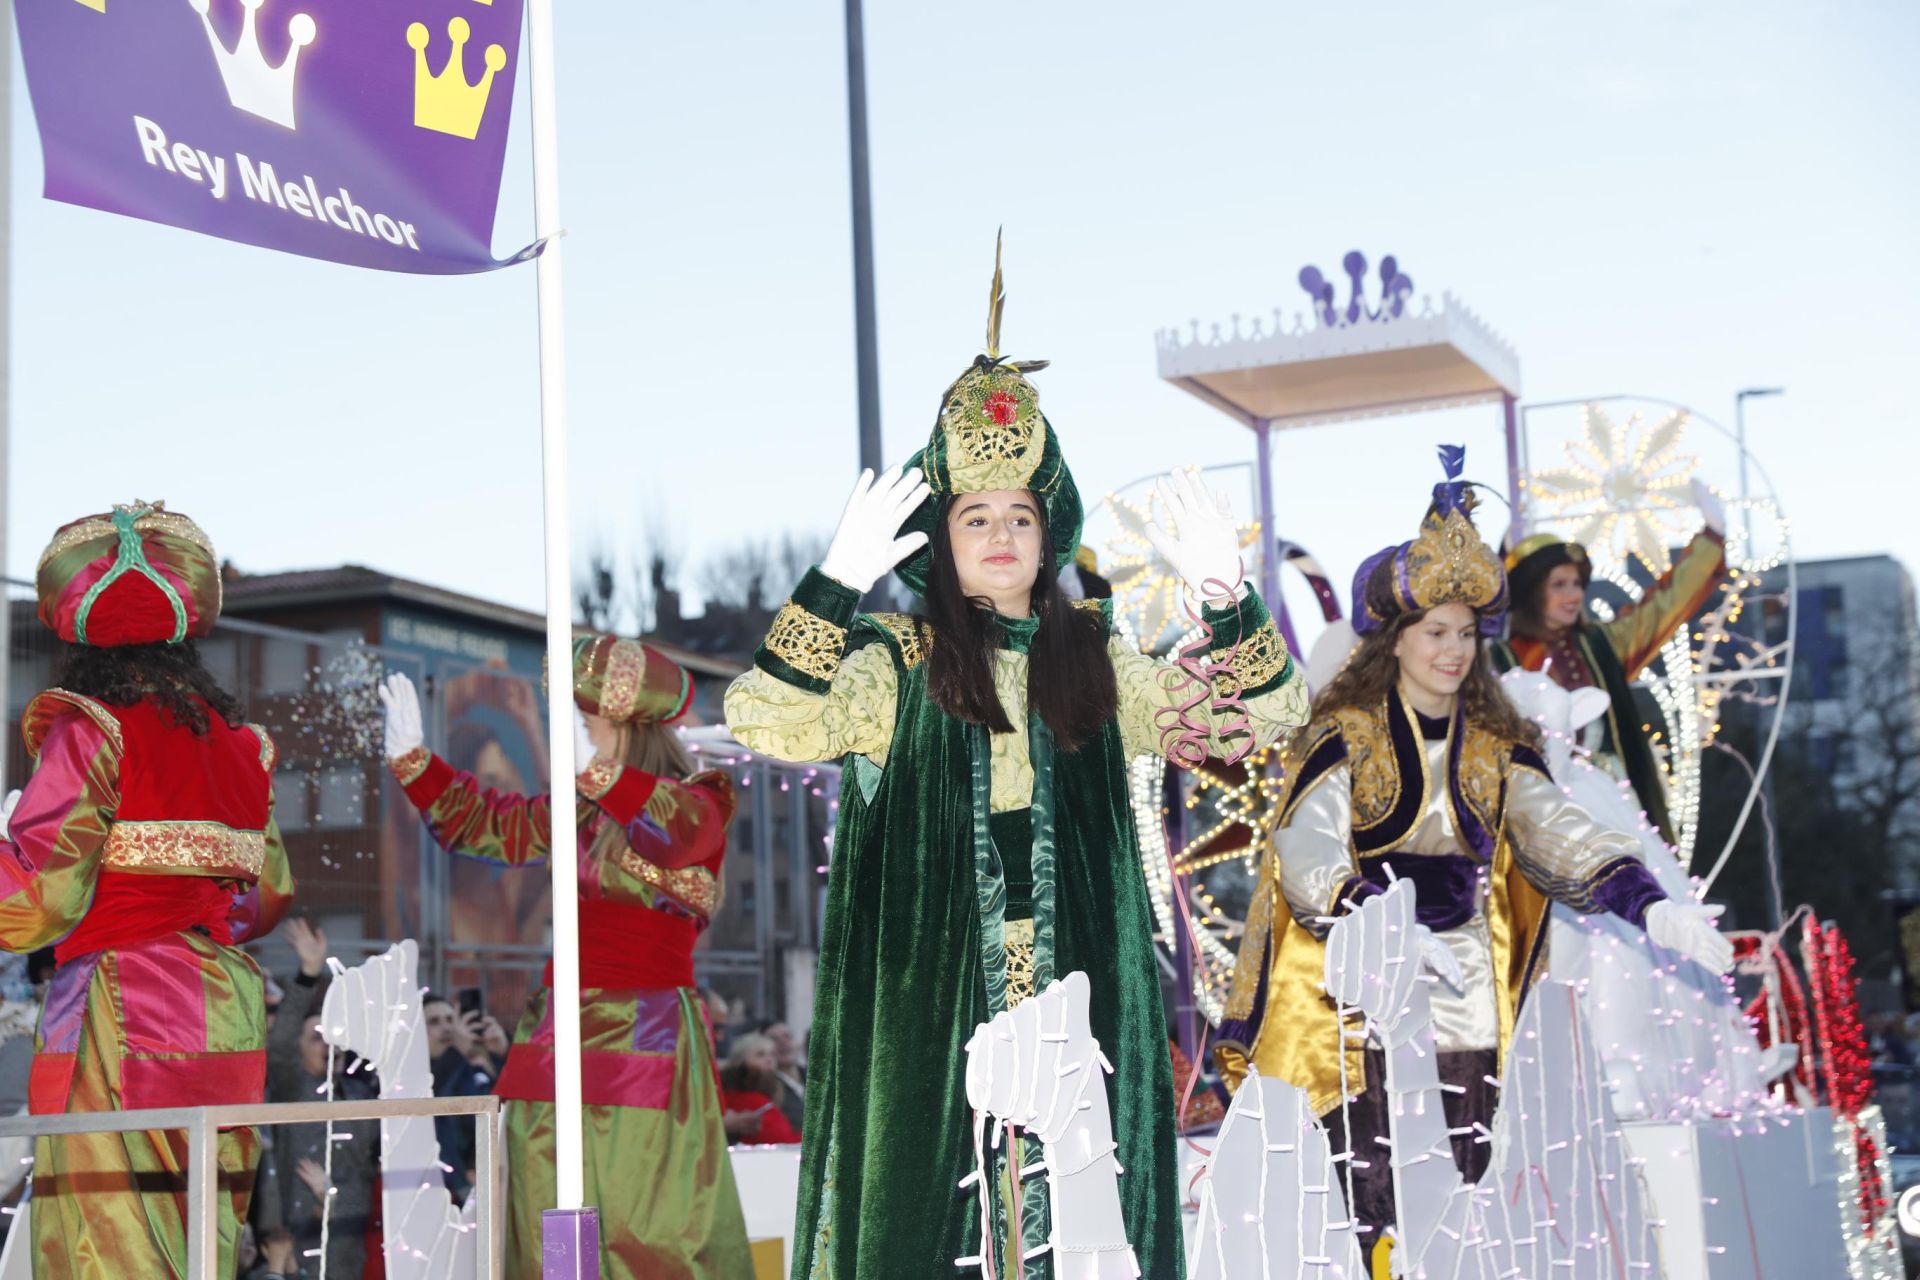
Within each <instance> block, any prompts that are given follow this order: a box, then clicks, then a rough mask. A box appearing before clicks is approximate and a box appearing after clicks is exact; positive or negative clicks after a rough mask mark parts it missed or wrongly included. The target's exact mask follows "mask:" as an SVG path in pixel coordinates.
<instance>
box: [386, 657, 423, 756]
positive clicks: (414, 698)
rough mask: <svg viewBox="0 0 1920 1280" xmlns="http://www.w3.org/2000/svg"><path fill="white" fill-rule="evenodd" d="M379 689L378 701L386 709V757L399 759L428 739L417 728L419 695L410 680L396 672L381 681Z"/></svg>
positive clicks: (418, 721) (418, 722)
mask: <svg viewBox="0 0 1920 1280" xmlns="http://www.w3.org/2000/svg"><path fill="white" fill-rule="evenodd" d="M379 689H380V704H381V705H382V706H384V707H385V708H386V709H387V725H386V747H385V750H386V753H387V759H389V760H398V759H399V758H400V757H401V756H403V755H405V754H407V752H409V751H411V750H413V749H414V748H415V747H418V746H421V745H423V744H424V743H425V742H426V740H427V735H426V731H425V730H423V729H422V728H421V727H420V695H419V694H417V693H415V692H414V691H413V681H411V680H409V679H407V678H406V677H405V676H404V675H401V674H399V673H397V672H396V673H395V674H393V675H390V676H388V677H387V678H386V679H385V680H383V681H381V682H380V686H379Z"/></svg>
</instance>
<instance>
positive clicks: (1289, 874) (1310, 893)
mask: <svg viewBox="0 0 1920 1280" xmlns="http://www.w3.org/2000/svg"><path fill="white" fill-rule="evenodd" d="M1352 836H1353V774H1352V772H1351V771H1350V770H1349V769H1348V768H1347V766H1346V765H1344V764H1342V765H1339V766H1337V767H1335V768H1334V769H1333V770H1332V771H1331V772H1329V773H1328V774H1327V776H1326V777H1324V778H1322V779H1320V781H1319V782H1317V783H1315V784H1314V786H1313V789H1312V790H1311V791H1309V792H1307V794H1306V795H1305V796H1304V797H1302V798H1301V800H1300V802H1299V803H1298V804H1297V805H1295V806H1294V810H1293V817H1292V818H1291V820H1289V821H1288V823H1287V825H1286V826H1284V827H1282V828H1280V830H1279V831H1277V832H1275V833H1274V837H1273V844H1274V852H1275V853H1276V855H1277V856H1278V857H1279V860H1280V892H1281V894H1282V895H1283V896H1284V897H1285V898H1286V900H1287V908H1288V910H1290V911H1292V912H1293V918H1294V919H1295V920H1298V921H1299V922H1300V923H1301V924H1302V925H1304V926H1306V928H1307V929H1309V930H1310V931H1312V933H1313V934H1314V936H1315V937H1322V938H1323V937H1325V936H1326V934H1327V929H1328V928H1329V927H1330V925H1329V923H1328V918H1329V916H1330V915H1331V913H1332V911H1333V900H1334V897H1335V895H1336V894H1338V893H1339V892H1340V890H1341V888H1342V887H1343V886H1344V885H1345V884H1346V882H1347V881H1348V880H1349V879H1351V878H1352V877H1353V876H1354V875H1355V874H1357V873H1356V872H1355V870H1354V865H1353V853H1352V850H1351V840H1352Z"/></svg>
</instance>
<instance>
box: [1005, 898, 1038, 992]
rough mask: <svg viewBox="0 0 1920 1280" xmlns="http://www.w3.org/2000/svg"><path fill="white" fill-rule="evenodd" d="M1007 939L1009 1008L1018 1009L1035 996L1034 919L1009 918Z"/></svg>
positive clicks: (1006, 929) (1006, 927) (1006, 932)
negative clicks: (1021, 1004)
mask: <svg viewBox="0 0 1920 1280" xmlns="http://www.w3.org/2000/svg"><path fill="white" fill-rule="evenodd" d="M1005 937H1006V940H1007V1008H1009V1009H1016V1008H1018V1007H1019V1006H1020V1003H1021V1002H1022V1001H1024V1000H1028V999H1031V998H1032V996H1033V921H1031V920H1009V921H1007V922H1006V926H1005Z"/></svg>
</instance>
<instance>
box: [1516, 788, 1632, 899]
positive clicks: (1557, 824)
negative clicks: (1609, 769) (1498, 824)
mask: <svg viewBox="0 0 1920 1280" xmlns="http://www.w3.org/2000/svg"><path fill="white" fill-rule="evenodd" d="M1507 825H1508V828H1509V830H1510V831H1511V833H1512V836H1513V845H1514V860H1515V862H1516V863H1518V865H1519V867H1520V871H1521V874H1522V875H1524V876H1526V878H1527V879H1528V881H1530V882H1531V883H1532V885H1533V887H1534V888H1536V889H1538V890H1539V891H1540V892H1541V893H1544V894H1546V895H1547V896H1548V897H1549V898H1552V899H1553V900H1554V901H1556V902H1564V903H1566V904H1567V905H1568V906H1570V907H1572V908H1574V909H1575V910H1577V911H1583V912H1593V911H1598V910H1602V909H1603V908H1601V907H1600V905H1599V904H1598V903H1596V902H1595V901H1594V899H1593V890H1594V887H1595V886H1596V884H1598V882H1599V880H1600V879H1602V878H1603V875H1602V873H1603V872H1605V870H1606V869H1607V868H1608V866H1609V865H1610V864H1612V863H1615V862H1618V861H1619V860H1620V859H1621V858H1623V857H1627V858H1633V859H1635V860H1638V859H1639V856H1640V841H1639V839H1638V838H1637V837H1635V836H1633V835H1630V834H1628V833H1627V832H1624V831H1615V830H1613V829H1612V828H1610V827H1607V826H1605V825H1603V824H1601V823H1600V822H1599V821H1598V820H1596V819H1595V818H1594V817H1593V815H1592V814H1590V813H1588V812H1587V810H1586V808H1585V807H1584V806H1582V805H1581V804H1580V803H1579V802H1577V801H1576V800H1574V799H1573V797H1572V796H1570V795H1568V794H1567V793H1566V792H1565V791H1563V790H1561V789H1560V785H1559V784H1558V783H1556V782H1554V781H1553V780H1552V779H1550V778H1547V777H1544V776H1542V775H1541V774H1539V773H1536V772H1535V771H1534V770H1532V769H1518V768H1517V769H1514V770H1513V771H1512V772H1511V773H1510V774H1509V775H1508V778H1507Z"/></svg>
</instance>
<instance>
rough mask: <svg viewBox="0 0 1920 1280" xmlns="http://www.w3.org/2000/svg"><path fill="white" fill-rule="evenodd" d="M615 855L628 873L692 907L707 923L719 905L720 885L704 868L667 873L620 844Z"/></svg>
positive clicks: (662, 868)
mask: <svg viewBox="0 0 1920 1280" xmlns="http://www.w3.org/2000/svg"><path fill="white" fill-rule="evenodd" d="M615 856H616V857H617V858H618V860H619V862H620V865H621V867H622V868H624V869H625V870H626V871H627V872H628V873H629V874H631V875H635V876H638V877H639V878H640V879H642V880H644V881H646V882H647V883H648V884H650V885H652V886H653V887H654V888H656V889H658V890H660V891H661V892H662V893H665V894H666V895H668V896H669V897H671V898H674V899H676V900H677V901H679V902H682V903H685V904H686V905H687V906H689V907H692V908H693V909H694V910H695V911H697V912H699V913H700V915H701V916H702V917H704V918H705V919H709V920H711V919H712V918H713V913H714V911H715V910H717V909H718V908H719V906H720V882H719V881H718V880H716V879H714V875H713V873H712V872H711V871H708V870H707V869H706V868H705V867H682V868H680V869H679V870H677V871H669V870H668V869H666V868H665V867H658V866H655V865H654V864H653V863H651V862H648V861H647V860H646V859H645V858H643V857H641V856H640V855H639V854H637V853H635V852H634V851H633V850H632V849H630V848H628V847H627V846H626V845H625V844H624V843H623V844H622V845H621V846H620V852H619V853H618V854H617V855H615Z"/></svg>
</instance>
